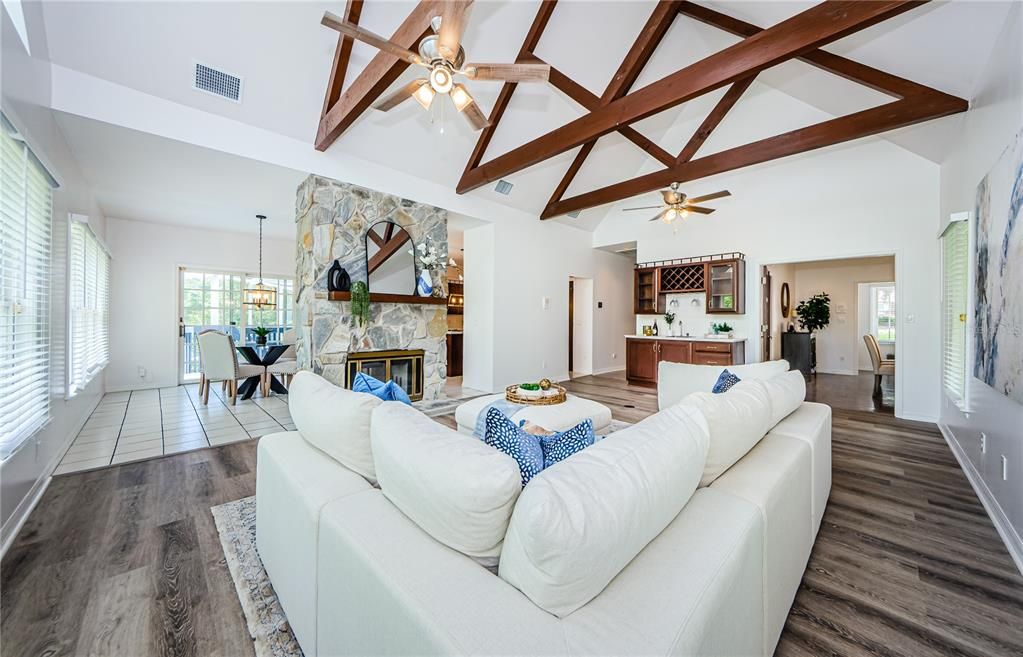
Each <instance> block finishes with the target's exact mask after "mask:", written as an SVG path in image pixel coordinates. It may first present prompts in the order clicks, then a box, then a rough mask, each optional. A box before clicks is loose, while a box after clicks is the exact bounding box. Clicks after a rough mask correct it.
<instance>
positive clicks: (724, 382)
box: [711, 370, 740, 394]
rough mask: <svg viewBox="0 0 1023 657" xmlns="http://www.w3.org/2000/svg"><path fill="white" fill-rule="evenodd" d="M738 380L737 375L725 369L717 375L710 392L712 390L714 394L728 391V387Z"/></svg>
mask: <svg viewBox="0 0 1023 657" xmlns="http://www.w3.org/2000/svg"><path fill="white" fill-rule="evenodd" d="M739 381H740V379H739V377H737V376H735V375H734V374H732V373H731V372H729V371H728V370H725V371H724V372H722V373H721V376H719V377H718V380H717V383H715V384H714V388H713V389H712V390H711V392H713V393H714V394H718V393H721V392H728V390H729V388H731V387H732V386H734V385H735V384H736V383H738V382H739Z"/></svg>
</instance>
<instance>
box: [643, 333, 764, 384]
mask: <svg viewBox="0 0 1023 657" xmlns="http://www.w3.org/2000/svg"><path fill="white" fill-rule="evenodd" d="M662 360H663V361H668V362H669V363H690V364H693V365H725V366H727V365H741V364H743V363H745V362H746V343H745V342H744V341H743V342H719V341H710V340H708V341H700V340H658V339H656V338H651V339H645V338H626V339H625V377H626V379H628V381H629V383H631V384H633V385H640V386H653V385H656V384H657V364H658V363H660V362H661V361H662Z"/></svg>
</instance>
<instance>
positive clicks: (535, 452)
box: [483, 407, 544, 486]
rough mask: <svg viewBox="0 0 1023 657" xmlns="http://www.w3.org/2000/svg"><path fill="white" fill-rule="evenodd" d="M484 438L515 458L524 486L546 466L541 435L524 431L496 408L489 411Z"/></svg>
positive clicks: (489, 443) (491, 444)
mask: <svg viewBox="0 0 1023 657" xmlns="http://www.w3.org/2000/svg"><path fill="white" fill-rule="evenodd" d="M483 440H484V442H486V443H487V444H488V445H490V446H491V447H494V448H497V449H499V450H501V451H502V452H504V453H505V454H508V455H509V456H511V457H512V458H513V459H515V461H516V462H517V463H518V464H519V474H520V475H521V476H522V485H523V486H525V485H526V484H527V483H529V480H530V479H532V478H533V477H535V476H536V475H537V474H539V472H540V471H541V470H543V468H544V454H543V446H542V445H541V437H540V436H534V435H533V434H531V433H527V432H525V431H523V430H522V429H520V428H519V426H518V425H516V424H515V423H514V422H512V421H511V420H509V419H508V418H507V417H506V416H505V414H504V413H502V412H501V411H499V410H497V409H496V408H493V407H491V408H490V409H489V410H488V411H487V419H486V426H485V429H484V431H483Z"/></svg>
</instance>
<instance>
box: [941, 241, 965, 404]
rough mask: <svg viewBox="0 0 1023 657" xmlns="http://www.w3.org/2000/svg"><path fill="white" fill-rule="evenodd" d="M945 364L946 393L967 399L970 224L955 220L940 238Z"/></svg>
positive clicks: (953, 396)
mask: <svg viewBox="0 0 1023 657" xmlns="http://www.w3.org/2000/svg"><path fill="white" fill-rule="evenodd" d="M941 252H942V255H941V274H942V284H941V299H942V322H943V324H944V326H943V330H942V350H941V354H942V361H941V378H942V382H943V383H944V386H945V390H946V391H947V392H948V394H949V395H950V396H951V397H952V398H953V399H954V400H956V401H957V402H961V401H964V400H965V399H966V320H967V312H968V310H967V304H968V293H969V291H968V289H967V286H968V285H969V261H970V235H969V222H967V221H954V222H952V223H950V224H949V225H948V228H946V229H945V232H944V233H943V234H942V235H941Z"/></svg>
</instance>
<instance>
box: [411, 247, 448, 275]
mask: <svg viewBox="0 0 1023 657" xmlns="http://www.w3.org/2000/svg"><path fill="white" fill-rule="evenodd" d="M416 249H417V250H418V251H419V253H418V254H417V253H416V252H415V251H413V250H412V249H409V251H408V252H409V255H411V256H414V257H416V258H417V259H418V260H419V264H420V266H421V267H422V268H423V269H427V270H431V271H432V270H434V269H440V268H441V267H444V266H447V261H448V254H446V253H441V252H439V251H438V250H437V247H436V246H434V245H433V244H427V243H426V242H420V244H419V246H417V247H416Z"/></svg>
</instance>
